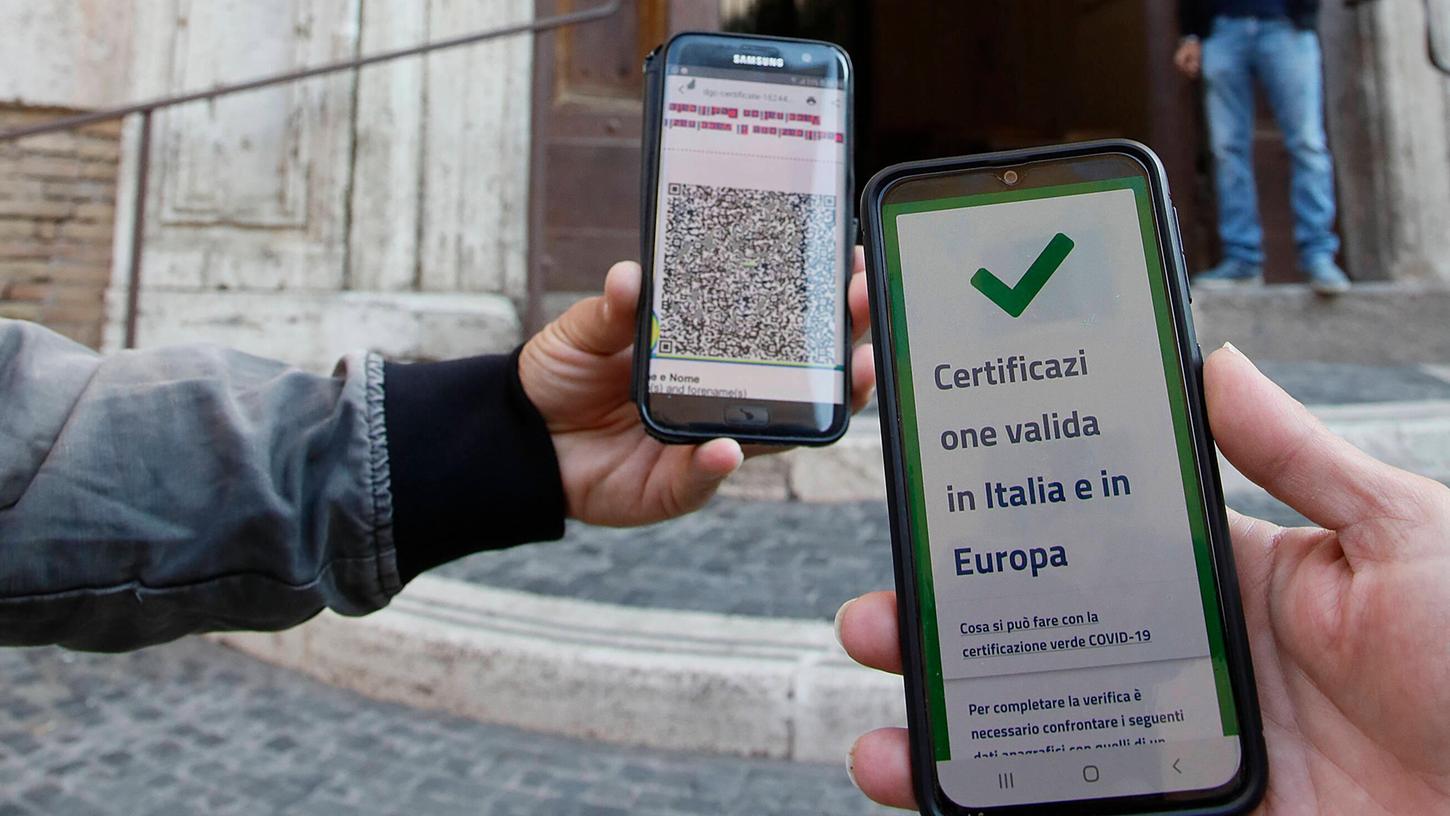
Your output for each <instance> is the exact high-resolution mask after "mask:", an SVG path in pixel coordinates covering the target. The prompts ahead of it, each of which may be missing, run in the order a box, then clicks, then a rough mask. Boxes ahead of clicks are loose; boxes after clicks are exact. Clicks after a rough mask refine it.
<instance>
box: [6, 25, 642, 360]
mask: <svg viewBox="0 0 1450 816" xmlns="http://www.w3.org/2000/svg"><path fill="white" fill-rule="evenodd" d="M623 2H624V0H606V2H604V3H602V4H600V5H598V6H595V7H594V8H590V9H585V10H583V11H572V12H568V13H565V14H556V15H554V16H552V17H545V18H543V19H541V20H534V21H532V22H528V23H515V24H513V25H507V26H502V27H499V28H494V29H489V30H487V31H478V32H474V33H472V34H463V35H461V36H458V37H450V38H448V39H444V40H438V41H436V42H431V43H424V44H422V45H417V46H412V47H409V48H398V49H394V50H392V51H384V52H382V53H378V54H371V55H368V56H366V57H358V58H356V59H351V60H343V61H341V62H332V63H328V64H326V65H318V66H314V67H312V68H302V69H299V70H296V71H288V72H285V73H281V74H273V75H271V76H266V77H261V78H259V79H252V80H247V81H246V82H237V83H232V84H229V85H217V86H215V87H213V88H210V89H208V90H204V91H193V92H190V93H184V94H175V95H172V96H164V97H158V98H156V99H150V100H146V101H144V102H133V103H131V104H128V105H120V106H117V107H113V108H103V109H101V110H95V111H89V112H87V113H81V114H76V115H74V116H65V117H61V118H59V119H53V120H51V121H49V122H41V123H40V124H37V125H30V126H27V127H22V128H16V129H13V130H7V131H0V142H8V141H13V140H15V139H23V138H25V137H27V136H38V135H40V134H42V133H54V132H57V131H64V130H75V129H76V128H80V127H84V126H86V125H91V124H95V123H96V122H105V121H110V120H112V119H122V118H124V117H127V116H131V115H133V114H139V115H140V116H141V132H140V135H139V138H138V139H137V151H138V155H137V159H136V190H135V193H134V200H133V206H132V208H131V209H132V219H133V223H132V225H131V254H130V259H129V267H130V269H129V273H128V281H129V283H128V290H127V293H126V340H125V347H126V348H135V347H136V323H137V318H138V315H139V313H140V292H141V248H142V242H143V240H144V232H145V227H146V187H147V177H148V175H149V173H150V165H151V115H152V114H153V113H155V112H156V111H158V110H162V109H164V108H170V107H175V106H177V105H185V104H188V103H191V102H202V101H206V100H211V99H216V98H218V97H222V96H228V95H231V94H237V93H245V92H246V91H255V90H258V89H260V88H268V87H271V86H274V85H284V84H287V83H292V82H299V81H301V80H304V79H311V78H313V77H319V76H324V75H326V74H333V73H337V72H339V71H356V70H358V69H360V68H363V67H366V66H368V65H376V64H378V63H382V62H390V61H392V60H397V59H404V58H406V57H416V56H421V55H423V54H429V53H432V52H434V51H442V50H445V49H449V48H458V47H460V46H465V45H475V44H477V43H481V42H484V41H486V40H494V39H498V38H500V37H508V36H512V35H514V34H538V33H540V32H544V31H552V30H554V29H558V28H564V27H565V26H571V25H579V24H582V23H592V22H597V21H599V20H603V19H605V18H608V17H612V16H614V14H615V13H617V12H618V11H619V9H620V6H621V5H622V4H623Z"/></svg>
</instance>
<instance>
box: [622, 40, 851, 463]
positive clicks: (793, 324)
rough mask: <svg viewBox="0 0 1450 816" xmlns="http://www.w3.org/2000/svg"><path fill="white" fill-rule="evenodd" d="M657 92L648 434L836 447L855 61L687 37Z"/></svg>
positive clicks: (650, 121) (649, 157)
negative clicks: (852, 86) (853, 69)
mask: <svg viewBox="0 0 1450 816" xmlns="http://www.w3.org/2000/svg"><path fill="white" fill-rule="evenodd" d="M645 83H646V89H647V93H646V105H645V138H644V173H643V189H642V190H641V200H642V202H643V207H642V209H643V212H642V215H641V234H642V237H643V246H642V249H641V257H642V259H643V265H644V282H645V285H644V287H643V289H642V291H641V295H640V297H641V300H640V309H639V314H640V325H639V336H638V338H637V342H636V344H635V349H636V352H635V368H634V372H635V399H636V400H637V401H638V403H639V410H640V415H641V417H642V419H643V421H644V425H645V427H646V428H647V429H648V430H649V431H650V433H652V434H653V435H655V436H656V437H658V438H660V439H663V440H665V441H667V442H698V441H700V440H702V439H710V438H714V437H717V436H730V437H734V438H736V439H739V440H741V441H744V442H761V443H778V444H798V445H812V444H825V443H828V442H831V441H833V440H835V439H836V438H838V437H840V435H841V434H842V433H844V432H845V430H846V423H847V422H848V418H849V414H850V412H849V410H848V408H847V405H848V389H849V388H850V383H849V379H850V378H849V377H848V376H847V374H846V361H847V359H848V355H849V343H850V332H849V328H848V325H847V321H848V316H847V310H846V284H847V281H848V276H849V275H850V271H851V268H850V257H851V244H852V242H853V241H854V230H853V229H852V219H853V209H854V208H853V194H852V174H851V137H850V133H851V65H850V60H849V59H848V58H847V57H846V52H845V51H843V50H842V49H841V48H839V47H837V46H835V45H831V44H829V43H822V42H808V41H802V40H785V39H774V38H765V37H744V36H732V35H726V34H681V35H679V36H677V37H675V38H674V39H672V40H670V42H669V44H668V45H666V46H664V48H663V49H661V50H657V51H656V52H655V53H654V54H651V55H650V57H649V59H648V61H647V62H646V63H645Z"/></svg>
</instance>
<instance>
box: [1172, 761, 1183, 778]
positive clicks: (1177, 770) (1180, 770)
mask: <svg viewBox="0 0 1450 816" xmlns="http://www.w3.org/2000/svg"><path fill="white" fill-rule="evenodd" d="M1182 761H1183V757H1178V758H1177V759H1175V760H1173V766H1172V767H1173V770H1174V772H1176V773H1177V774H1178V775H1180V776H1182V775H1183V769H1182V768H1180V767H1178V763H1180V762H1182Z"/></svg>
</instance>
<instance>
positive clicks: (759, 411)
mask: <svg viewBox="0 0 1450 816" xmlns="http://www.w3.org/2000/svg"><path fill="white" fill-rule="evenodd" d="M725 424H726V425H741V426H744V427H747V428H759V427H763V426H765V425H769V424H770V411H768V410H766V409H765V407H764V406H760V405H731V406H729V407H727V408H726V409H725Z"/></svg>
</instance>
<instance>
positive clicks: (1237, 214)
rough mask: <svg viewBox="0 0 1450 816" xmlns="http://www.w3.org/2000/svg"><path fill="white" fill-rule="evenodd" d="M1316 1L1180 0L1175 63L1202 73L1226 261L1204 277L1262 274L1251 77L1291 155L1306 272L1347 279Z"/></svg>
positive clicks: (1317, 282) (1333, 284)
mask: <svg viewBox="0 0 1450 816" xmlns="http://www.w3.org/2000/svg"><path fill="white" fill-rule="evenodd" d="M1318 16H1319V0H1180V20H1181V23H1182V26H1183V32H1184V36H1183V40H1182V42H1180V43H1179V46H1178V50H1177V53H1175V54H1174V58H1173V61H1174V63H1175V64H1176V65H1177V67H1178V69H1179V70H1180V71H1182V72H1183V73H1184V74H1185V75H1187V76H1189V77H1197V76H1199V75H1200V74H1202V76H1203V81H1204V92H1205V93H1204V96H1205V106H1206V108H1207V113H1208V127H1209V137H1210V141H1211V143H1212V148H1213V158H1214V182H1215V186H1216V188H1217V191H1218V230H1219V237H1220V238H1221V239H1222V242H1223V260H1222V262H1220V263H1219V265H1218V266H1215V267H1213V268H1212V269H1209V270H1207V271H1205V272H1203V273H1202V274H1200V275H1198V276H1197V277H1196V278H1194V282H1195V283H1196V284H1199V285H1208V286H1225V285H1231V284H1245V283H1246V284H1257V283H1261V282H1262V281H1263V266H1264V249H1263V227H1262V225H1261V224H1260V222H1259V210H1258V198H1257V191H1256V188H1255V186H1254V168H1253V136H1254V83H1255V81H1257V82H1258V83H1259V85H1260V86H1261V87H1262V88H1263V89H1264V93H1265V95H1266V96H1267V97H1268V101H1269V106H1270V107H1271V108H1272V109H1273V111H1274V116H1275V118H1276V119H1277V120H1278V123H1279V129H1280V131H1282V132H1283V134H1284V143H1285V146H1286V147H1287V148H1288V150H1289V155H1290V157H1291V159H1292V162H1293V177H1292V181H1291V183H1290V200H1291V203H1292V206H1293V209H1294V242H1295V244H1296V246H1297V247H1298V252H1299V267H1300V271H1301V272H1302V273H1303V274H1304V276H1305V277H1306V278H1307V279H1308V280H1309V285H1310V286H1311V287H1312V288H1313V289H1314V291H1315V292H1318V293H1319V294H1323V295H1335V294H1339V293H1341V292H1344V291H1347V290H1348V289H1349V278H1348V277H1346V276H1345V274H1344V270H1342V269H1340V268H1339V266H1338V264H1336V263H1335V261H1334V256H1335V254H1336V253H1337V252H1338V251H1339V237H1338V236H1337V235H1335V233H1334V218H1335V203H1334V164H1333V158H1332V157H1331V156H1330V154H1329V147H1328V144H1327V140H1326V137H1325V133H1324V74H1323V61H1322V57H1321V54H1320V49H1319V36H1318V34H1317V33H1316V31H1315V24H1316V22H1317V20H1318Z"/></svg>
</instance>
